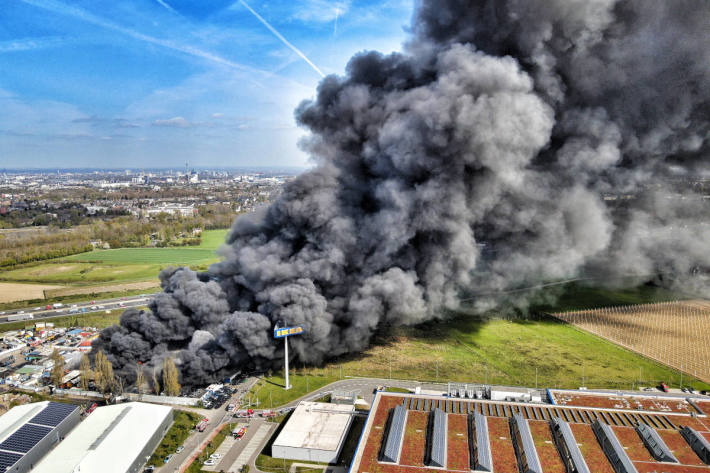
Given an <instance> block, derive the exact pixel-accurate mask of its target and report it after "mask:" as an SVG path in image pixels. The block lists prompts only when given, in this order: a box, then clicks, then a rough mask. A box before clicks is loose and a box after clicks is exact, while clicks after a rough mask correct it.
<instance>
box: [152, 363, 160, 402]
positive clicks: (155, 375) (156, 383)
mask: <svg viewBox="0 0 710 473" xmlns="http://www.w3.org/2000/svg"><path fill="white" fill-rule="evenodd" d="M153 390H154V391H155V395H156V396H159V395H160V381H159V380H158V369H157V368H156V367H155V366H154V367H153Z"/></svg>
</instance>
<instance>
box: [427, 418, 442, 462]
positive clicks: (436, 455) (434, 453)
mask: <svg viewBox="0 0 710 473" xmlns="http://www.w3.org/2000/svg"><path fill="white" fill-rule="evenodd" d="M429 416H430V418H429V423H430V427H429V428H430V436H431V437H430V439H429V440H430V441H429V445H428V447H429V452H428V454H429V455H428V457H429V461H428V462H425V463H426V464H428V465H429V466H438V467H444V466H445V465H446V413H445V412H444V411H442V410H441V409H434V410H433V411H432V412H431V414H429Z"/></svg>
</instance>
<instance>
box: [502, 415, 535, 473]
mask: <svg viewBox="0 0 710 473" xmlns="http://www.w3.org/2000/svg"><path fill="white" fill-rule="evenodd" d="M510 422H511V423H512V426H513V433H514V439H513V440H514V442H513V445H514V447H515V448H516V452H517V455H518V462H519V464H520V465H521V467H522V468H521V470H522V471H524V472H525V473H542V466H541V465H540V458H539V457H538V455H537V449H536V448H535V441H534V440H533V437H532V434H531V433H530V426H529V425H528V421H527V420H526V419H525V417H523V416H522V415H520V414H515V415H513V417H512V418H511V420H510Z"/></svg>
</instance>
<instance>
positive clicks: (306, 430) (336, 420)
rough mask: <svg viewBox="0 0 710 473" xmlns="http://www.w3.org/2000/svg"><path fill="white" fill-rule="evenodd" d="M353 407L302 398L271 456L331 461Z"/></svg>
mask: <svg viewBox="0 0 710 473" xmlns="http://www.w3.org/2000/svg"><path fill="white" fill-rule="evenodd" d="M353 415H355V406H353V405H352V404H328V403H323V402H306V401H301V402H300V403H299V404H298V406H297V407H296V409H295V410H294V411H293V413H292V414H291V417H290V418H289V420H288V422H287V423H286V425H285V426H284V428H283V430H281V433H280V434H279V435H278V437H276V440H274V443H273V445H272V447H271V454H272V456H273V457H274V458H286V459H289V460H303V461H316V462H321V463H333V462H335V461H337V459H338V456H339V455H340V450H341V449H342V448H343V443H344V442H345V438H346V436H347V434H348V430H350V424H351V423H352V419H353Z"/></svg>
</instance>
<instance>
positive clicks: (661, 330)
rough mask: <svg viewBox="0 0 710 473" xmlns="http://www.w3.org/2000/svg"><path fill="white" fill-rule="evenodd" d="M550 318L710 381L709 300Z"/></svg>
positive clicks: (606, 309)
mask: <svg viewBox="0 0 710 473" xmlns="http://www.w3.org/2000/svg"><path fill="white" fill-rule="evenodd" d="M549 315H551V316H552V317H555V318H557V319H559V320H562V321H564V322H567V323H569V324H572V325H574V326H575V327H577V328H579V329H581V330H584V331H586V332H588V333H591V334H593V335H596V336H599V337H601V338H604V339H605V340H608V341H610V342H612V343H614V344H617V345H619V346H622V347H624V348H626V349H628V350H631V351H633V352H635V353H638V354H640V355H643V356H645V357H647V358H650V359H652V360H655V361H657V362H659V363H662V364H664V365H666V366H670V367H672V368H674V369H677V370H680V371H683V372H685V373H687V374H690V375H692V376H695V377H697V378H698V379H701V380H703V381H706V382H710V305H709V304H708V303H707V301H692V300H691V301H683V302H663V303H652V304H640V305H635V306H624V307H607V308H601V309H593V310H580V311H572V312H563V313H550V314H549ZM678 320H680V324H678V323H677V321H678ZM674 322H676V323H674ZM629 328H632V329H633V330H629Z"/></svg>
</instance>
